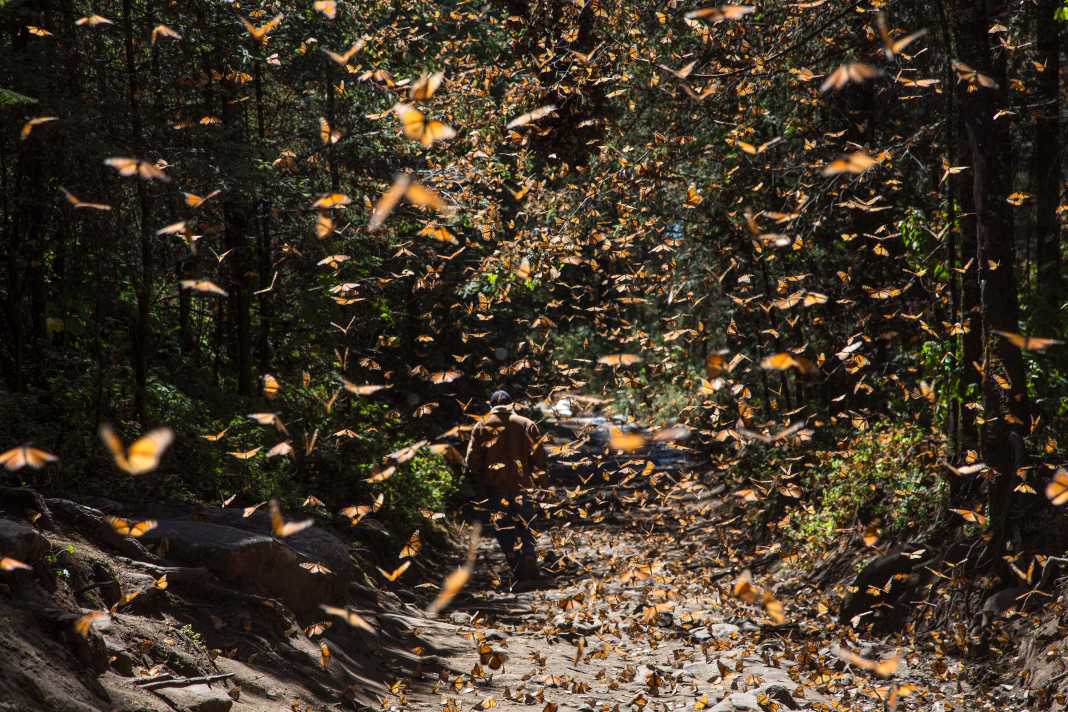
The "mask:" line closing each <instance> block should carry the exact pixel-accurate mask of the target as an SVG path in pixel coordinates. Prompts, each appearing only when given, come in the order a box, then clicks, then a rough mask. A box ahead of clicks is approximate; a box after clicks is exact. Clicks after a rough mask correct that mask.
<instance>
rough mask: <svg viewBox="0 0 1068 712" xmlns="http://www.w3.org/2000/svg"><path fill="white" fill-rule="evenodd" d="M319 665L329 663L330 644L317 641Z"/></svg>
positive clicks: (323, 665)
mask: <svg viewBox="0 0 1068 712" xmlns="http://www.w3.org/2000/svg"><path fill="white" fill-rule="evenodd" d="M319 665H321V666H322V667H324V668H325V667H328V666H329V665H330V646H329V645H327V644H326V643H319Z"/></svg>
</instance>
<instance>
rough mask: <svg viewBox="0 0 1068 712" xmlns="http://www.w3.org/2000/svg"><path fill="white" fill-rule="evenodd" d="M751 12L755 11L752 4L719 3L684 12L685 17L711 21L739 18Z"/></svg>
mask: <svg viewBox="0 0 1068 712" xmlns="http://www.w3.org/2000/svg"><path fill="white" fill-rule="evenodd" d="M752 12H756V8H755V7H753V6H752V5H720V6H719V7H704V8H701V9H700V10H692V11H690V12H688V13H686V19H687V20H697V19H704V20H711V21H713V22H719V21H721V20H740V19H742V18H743V17H745V16H746V15H748V14H750V13H752Z"/></svg>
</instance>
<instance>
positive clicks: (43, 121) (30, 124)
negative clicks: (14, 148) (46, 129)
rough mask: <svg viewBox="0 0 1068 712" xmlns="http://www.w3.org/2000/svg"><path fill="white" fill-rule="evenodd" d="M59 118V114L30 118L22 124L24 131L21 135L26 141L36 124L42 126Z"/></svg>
mask: <svg viewBox="0 0 1068 712" xmlns="http://www.w3.org/2000/svg"><path fill="white" fill-rule="evenodd" d="M58 120H59V117H58V116H38V117H37V118H34V119H30V120H29V121H27V122H26V123H24V124H23V125H22V132H21V133H20V134H19V137H20V138H21V139H22V140H23V141H25V140H26V139H28V138H29V137H30V133H31V132H32V131H33V129H34V127H35V126H40V125H41V124H47V123H48V122H50V121H58Z"/></svg>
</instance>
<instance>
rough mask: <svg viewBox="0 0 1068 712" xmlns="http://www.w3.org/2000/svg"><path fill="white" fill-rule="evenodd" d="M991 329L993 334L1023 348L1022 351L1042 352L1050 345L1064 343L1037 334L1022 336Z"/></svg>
mask: <svg viewBox="0 0 1068 712" xmlns="http://www.w3.org/2000/svg"><path fill="white" fill-rule="evenodd" d="M993 331H994V333H995V334H997V335H998V336H1001V337H1002V338H1004V339H1005V340H1006V341H1008V342H1009V343H1010V344H1012V345H1013V346H1015V347H1016V348H1018V349H1023V350H1024V351H1039V352H1042V351H1045V350H1046V349H1048V348H1049V347H1050V346H1056V345H1058V344H1063V343H1064V342H1063V341H1060V340H1058V339H1046V338H1042V337H1039V336H1022V335H1020V334H1014V333H1012V332H1011V331H999V330H997V329H994V330H993Z"/></svg>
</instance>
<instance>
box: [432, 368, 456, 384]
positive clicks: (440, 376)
mask: <svg viewBox="0 0 1068 712" xmlns="http://www.w3.org/2000/svg"><path fill="white" fill-rule="evenodd" d="M462 375H464V374H463V373H461V372H460V371H455V370H452V371H435V372H434V373H432V374H430V382H431V383H434V384H436V385H441V384H444V383H452V382H453V381H455V380H456V379H457V378H459V377H460V376H462Z"/></svg>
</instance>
